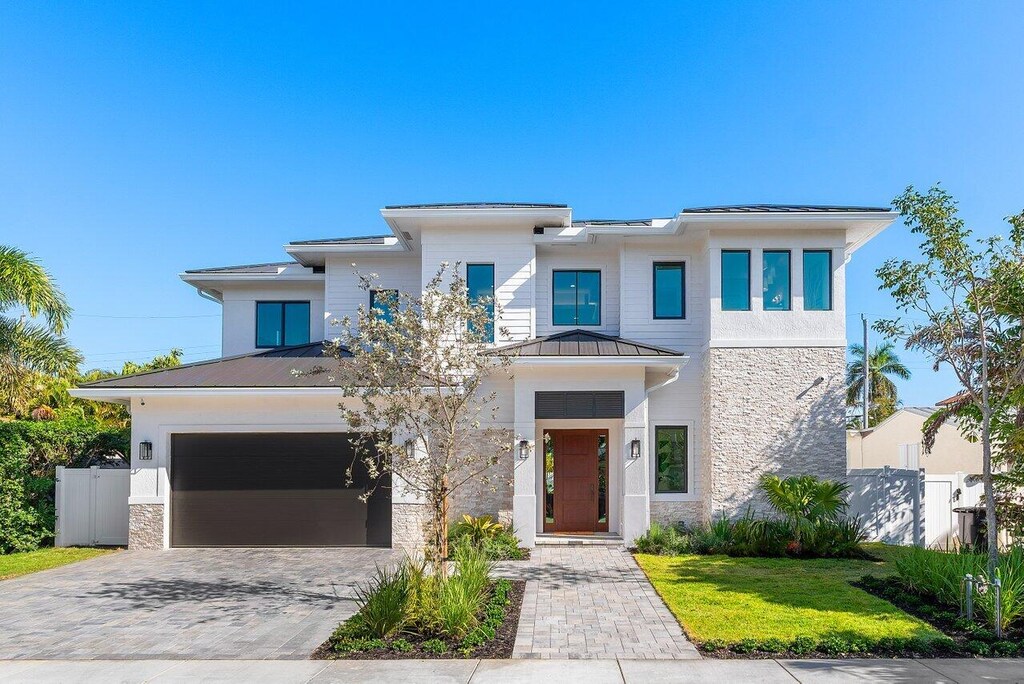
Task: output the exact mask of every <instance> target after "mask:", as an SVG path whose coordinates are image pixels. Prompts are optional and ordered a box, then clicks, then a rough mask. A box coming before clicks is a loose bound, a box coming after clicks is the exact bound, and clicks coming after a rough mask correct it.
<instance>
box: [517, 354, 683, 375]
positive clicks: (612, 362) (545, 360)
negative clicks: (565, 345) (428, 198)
mask: <svg viewBox="0 0 1024 684" xmlns="http://www.w3.org/2000/svg"><path fill="white" fill-rule="evenodd" d="M689 361H690V357H689V356H517V357H516V358H515V359H514V360H513V363H514V364H515V365H517V366H559V367H566V366H572V367H578V366H603V367H607V366H619V367H622V366H632V367H637V366H640V367H643V368H661V369H664V370H666V371H669V370H673V369H678V368H682V367H683V366H685V365H686V364H687V363H688V362H689Z"/></svg>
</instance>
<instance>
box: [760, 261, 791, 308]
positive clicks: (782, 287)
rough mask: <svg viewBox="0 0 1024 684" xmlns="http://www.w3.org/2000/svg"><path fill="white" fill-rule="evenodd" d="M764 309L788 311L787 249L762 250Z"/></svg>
mask: <svg viewBox="0 0 1024 684" xmlns="http://www.w3.org/2000/svg"><path fill="white" fill-rule="evenodd" d="M762 259H763V284H764V288H763V290H764V295H763V302H764V310H765V311H789V308H790V304H789V295H790V292H789V291H790V287H789V250H781V249H780V250H769V249H766V250H765V251H764V255H763V257H762Z"/></svg>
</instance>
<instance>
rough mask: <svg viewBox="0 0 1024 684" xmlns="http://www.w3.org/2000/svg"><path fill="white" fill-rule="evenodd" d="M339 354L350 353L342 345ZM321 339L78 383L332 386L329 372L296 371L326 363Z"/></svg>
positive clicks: (107, 386) (146, 386)
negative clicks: (307, 373) (308, 342)
mask: <svg viewBox="0 0 1024 684" xmlns="http://www.w3.org/2000/svg"><path fill="white" fill-rule="evenodd" d="M342 356H351V354H350V353H349V352H348V350H347V349H344V348H343V349H342ZM329 363H330V361H329V360H327V361H325V354H324V343H323V342H313V343H310V344H303V345H299V346H294V347H277V348H274V349H261V350H259V351H256V352H253V353H251V354H242V355H240V356H229V357H225V358H222V359H211V360H209V361H198V362H196V363H186V364H182V365H181V366H176V367H174V368H165V369H161V370H154V371H146V372H144V373H136V374H134V375H124V376H119V377H116V378H110V379H108V380H98V381H96V382H88V383H84V384H82V385H79V387H81V388H82V389H150V388H159V387H164V388H169V387H206V388H215V387H334V386H339V383H338V382H337V378H336V377H334V378H333V379H332V374H331V373H326V372H324V373H317V374H313V375H296V374H295V373H293V372H292V371H300V372H310V371H313V370H314V369H317V368H320V367H323V366H325V365H327V364H329Z"/></svg>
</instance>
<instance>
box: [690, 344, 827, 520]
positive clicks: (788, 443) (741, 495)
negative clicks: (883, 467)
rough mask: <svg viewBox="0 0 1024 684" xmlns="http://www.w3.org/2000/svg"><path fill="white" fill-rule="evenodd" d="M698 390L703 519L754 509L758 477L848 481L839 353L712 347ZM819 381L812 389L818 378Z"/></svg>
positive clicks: (760, 504)
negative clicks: (701, 415) (701, 398)
mask: <svg viewBox="0 0 1024 684" xmlns="http://www.w3.org/2000/svg"><path fill="white" fill-rule="evenodd" d="M706 359H707V360H706V363H705V382H704V420H703V423H704V425H703V430H704V433H703V434H704V453H703V455H704V457H705V458H704V465H705V467H703V468H702V475H703V477H704V480H703V481H704V483H706V484H709V485H710V486H706V487H705V488H704V494H705V499H707V502H706V503H707V506H708V513H709V514H710V515H717V514H718V513H719V512H725V513H727V514H728V515H737V514H740V513H742V512H743V511H745V510H746V508H747V506H748V505H751V504H753V505H754V508H755V510H763V508H764V502H763V501H762V500H761V499H760V497H759V496H758V495H757V482H758V478H760V476H761V474H762V473H765V472H771V473H778V474H779V475H783V476H785V475H803V474H809V475H816V476H818V477H822V478H831V479H845V477H846V430H845V410H844V394H845V387H844V385H843V374H844V365H845V360H846V350H845V349H844V348H843V347H759V348H726V347H714V348H711V349H709V350H708V351H707V356H706ZM819 377H820V378H822V381H821V382H820V383H818V384H815V380H816V378H819Z"/></svg>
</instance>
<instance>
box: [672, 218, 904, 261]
mask: <svg viewBox="0 0 1024 684" xmlns="http://www.w3.org/2000/svg"><path fill="white" fill-rule="evenodd" d="M897 218H899V213H898V212H895V211H846V212H841V213H840V212H829V211H820V212H816V211H808V212H800V213H795V212H751V213H723V214H709V213H705V212H690V213H688V212H685V211H683V212H680V213H679V215H678V216H677V217H676V219H677V220H678V221H679V226H680V230H750V229H752V228H785V229H786V230H843V231H845V232H846V253H847V255H850V254H852V253H853V252H855V251H857V250H858V249H860V248H861V247H862V246H863V245H864V244H865V243H866V242H868V240H870V239H871V238H873V237H875V236H876V235H878V234H879V233H880V232H882V231H883V230H885V228H886V227H888V226H889V225H890V224H891V223H892V222H893V221H895V220H896V219H897Z"/></svg>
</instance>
